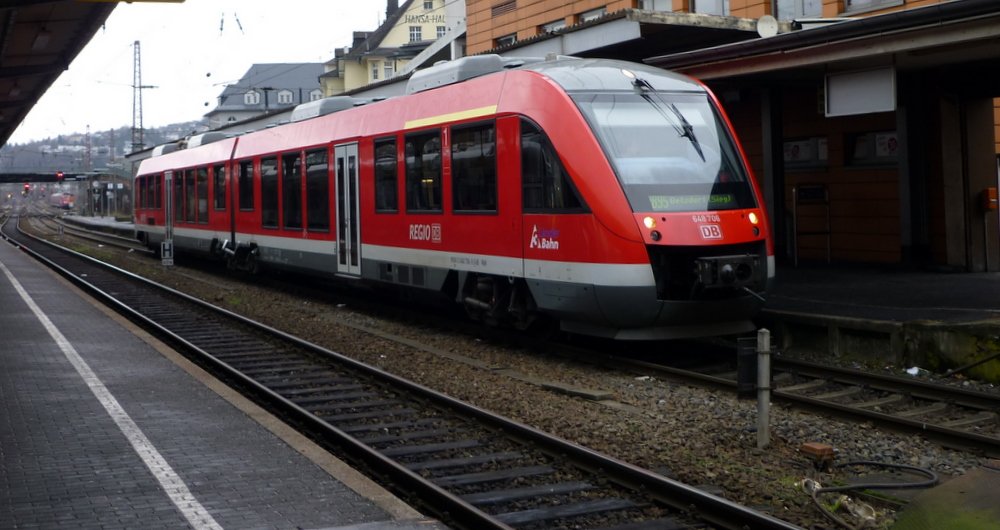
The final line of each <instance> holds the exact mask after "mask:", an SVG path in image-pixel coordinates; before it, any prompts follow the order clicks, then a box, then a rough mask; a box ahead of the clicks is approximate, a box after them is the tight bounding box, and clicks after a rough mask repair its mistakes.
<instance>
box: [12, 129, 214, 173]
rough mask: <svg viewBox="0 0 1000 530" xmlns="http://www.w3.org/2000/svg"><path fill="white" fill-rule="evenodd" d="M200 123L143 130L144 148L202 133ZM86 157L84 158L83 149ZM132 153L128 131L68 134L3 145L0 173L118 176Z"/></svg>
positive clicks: (130, 133) (129, 132)
mask: <svg viewBox="0 0 1000 530" xmlns="http://www.w3.org/2000/svg"><path fill="white" fill-rule="evenodd" d="M205 129H206V125H205V123H204V121H189V122H184V123H175V124H171V125H165V126H163V127H152V128H148V129H145V130H144V135H143V143H144V144H145V146H146V147H147V148H148V147H152V146H155V145H159V144H163V143H167V142H171V141H174V140H178V139H180V138H184V137H185V136H189V135H191V134H195V133H199V132H203V131H204V130H205ZM88 144H89V145H90V154H89V157H88V155H87V146H88ZM131 151H132V130H131V128H129V127H119V128H117V129H111V130H105V131H91V132H90V137H89V139H88V137H87V134H86V133H72V134H64V135H59V136H56V137H54V138H46V139H44V140H38V141H34V142H27V143H20V144H10V143H8V144H6V145H4V146H3V148H0V172H2V173H47V172H56V171H62V172H65V173H78V172H86V171H97V170H99V171H105V172H109V173H118V172H119V171H118V170H120V169H121V168H122V159H123V157H124V155H126V154H128V153H129V152H131Z"/></svg>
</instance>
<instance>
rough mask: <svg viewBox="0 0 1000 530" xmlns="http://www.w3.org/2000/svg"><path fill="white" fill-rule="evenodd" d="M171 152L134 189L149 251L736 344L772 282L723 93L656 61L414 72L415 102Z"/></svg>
mask: <svg viewBox="0 0 1000 530" xmlns="http://www.w3.org/2000/svg"><path fill="white" fill-rule="evenodd" d="M212 136H215V138H212ZM212 139H215V140H216V141H213V142H210V143H209V142H208V140H212ZM169 150H173V151H172V152H169V153H163V154H158V156H153V157H151V158H149V159H147V160H145V161H143V163H142V165H141V167H140V169H139V172H138V175H137V177H136V183H135V187H134V190H135V193H136V197H135V205H136V209H135V212H136V213H135V223H136V229H137V236H138V237H139V238H140V239H141V240H143V241H146V242H147V244H149V245H150V246H152V247H154V248H155V247H157V246H158V245H159V244H160V243H161V242H162V241H163V240H164V239H165V237H167V236H168V235H169V236H170V237H171V238H172V241H173V245H174V248H175V249H176V250H177V251H178V252H186V251H194V252H202V253H208V254H212V255H216V256H219V257H221V258H224V259H225V260H226V261H227V262H228V264H229V266H230V267H232V268H234V269H244V270H249V271H257V270H258V269H260V268H263V267H267V268H276V269H291V270H297V271H304V272H308V273H314V274H322V275H329V276H336V277H340V278H344V279H345V280H347V281H362V282H371V283H375V284H382V285H391V286H398V287H406V288H413V289H417V290H422V291H430V292H435V293H439V294H443V295H445V296H447V297H449V298H450V299H453V300H455V301H456V302H457V303H460V304H463V305H464V306H465V307H466V308H467V310H468V312H469V314H470V315H472V316H473V317H474V318H477V319H480V320H483V321H486V322H490V323H497V324H505V325H512V326H515V327H519V328H524V327H527V326H529V325H531V324H532V323H533V322H535V321H536V320H537V319H539V317H552V318H555V319H557V320H558V321H559V323H560V325H561V328H562V329H564V330H566V331H569V332H573V333H580V334H587V335H597V336H603V337H612V338H617V339H664V338H681V337H692V336H709V335H726V334H735V333H742V332H746V331H749V330H752V329H753V326H752V324H751V323H750V318H751V317H752V316H753V315H754V313H755V312H756V311H757V310H758V309H759V307H760V305H761V303H762V298H761V297H760V294H762V293H763V292H765V290H766V288H767V284H768V283H769V281H770V280H771V279H772V277H773V274H774V258H773V249H772V242H771V240H770V238H769V229H768V224H767V217H766V214H765V209H764V207H763V204H762V201H761V194H760V190H759V188H758V185H757V183H756V182H755V181H754V178H753V176H752V174H751V172H750V169H749V167H748V165H747V163H746V160H745V157H744V155H743V153H742V150H741V148H740V146H739V144H738V143H737V141H736V139H735V137H734V135H733V133H732V127H731V125H730V124H729V122H728V120H727V118H726V117H725V116H724V114H723V112H722V110H721V108H720V107H719V105H718V102H717V101H716V99H715V97H714V96H713V95H712V94H711V93H710V92H709V91H708V90H707V88H706V87H704V86H703V85H702V84H700V83H698V82H696V81H694V80H691V79H689V78H686V77H683V76H679V75H675V74H672V73H669V72H666V71H663V70H659V69H655V68H651V67H648V66H645V65H639V64H633V63H625V62H619V61H610V60H602V59H576V58H565V57H557V58H552V57H550V58H547V59H545V60H529V59H517V60H515V59H511V58H502V57H499V56H495V55H486V56H475V57H468V58H464V59H460V60H457V61H453V62H450V63H445V64H442V65H438V66H435V67H433V68H429V69H427V70H423V71H418V72H416V73H415V74H414V75H413V76H412V77H411V79H410V80H409V83H408V86H407V94H406V95H404V96H399V97H395V98H390V99H386V100H384V101H375V102H372V101H363V100H356V99H353V98H350V97H346V96H344V97H336V98H327V99H324V100H320V101H318V102H313V103H308V104H305V105H303V106H300V107H299V108H297V109H296V110H295V112H294V113H293V115H292V120H291V123H288V124H284V125H280V126H277V127H272V128H268V129H264V130H260V131H256V132H252V133H247V134H245V135H242V136H239V137H235V138H223V137H221V136H220V135H219V133H208V134H207V135H205V136H204V137H198V138H193V139H192V140H191V141H189V142H188V143H187V145H186V146H167V148H166V149H161V151H169Z"/></svg>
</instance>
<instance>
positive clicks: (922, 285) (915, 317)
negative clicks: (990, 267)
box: [757, 265, 1000, 382]
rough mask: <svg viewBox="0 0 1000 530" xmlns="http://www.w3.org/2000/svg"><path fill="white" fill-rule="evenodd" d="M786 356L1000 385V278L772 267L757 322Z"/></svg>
mask: <svg viewBox="0 0 1000 530" xmlns="http://www.w3.org/2000/svg"><path fill="white" fill-rule="evenodd" d="M757 323H758V325H759V326H761V327H767V328H770V329H771V330H772V331H773V332H775V333H776V334H777V336H778V338H777V342H776V344H778V346H779V348H783V349H785V350H791V349H797V350H800V351H802V350H812V351H815V352H826V353H828V354H830V355H834V356H842V357H855V358H858V359H859V360H860V359H875V360H879V361H884V362H887V363H893V364H896V365H898V366H908V367H917V368H919V369H920V370H921V371H922V370H927V371H932V372H937V373H948V372H949V371H953V372H954V371H959V372H963V373H965V374H966V375H971V376H973V377H976V378H979V379H984V380H987V381H993V382H1000V359H998V358H993V359H992V360H989V361H986V362H983V363H981V364H976V365H974V366H972V365H973V364H974V363H976V362H978V361H983V360H986V359H988V358H990V357H993V356H1000V273H965V272H953V273H949V272H925V271H909V270H901V269H898V268H876V267H857V266H849V265H840V266H837V265H833V266H825V265H824V266H802V267H791V266H785V267H783V266H781V265H779V266H778V267H777V274H776V281H775V285H774V288H773V289H772V290H771V292H769V293H768V295H767V302H766V303H765V305H764V310H763V311H762V312H761V314H760V316H759V318H758V321H757Z"/></svg>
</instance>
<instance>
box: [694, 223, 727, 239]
mask: <svg viewBox="0 0 1000 530" xmlns="http://www.w3.org/2000/svg"><path fill="white" fill-rule="evenodd" d="M698 229H699V230H701V238H702V239H722V228H721V227H719V225H698Z"/></svg>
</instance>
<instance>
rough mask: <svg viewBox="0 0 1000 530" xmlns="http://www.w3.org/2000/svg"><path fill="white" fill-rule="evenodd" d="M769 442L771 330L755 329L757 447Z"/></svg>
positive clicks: (764, 445)
mask: <svg viewBox="0 0 1000 530" xmlns="http://www.w3.org/2000/svg"><path fill="white" fill-rule="evenodd" d="M770 443H771V332H770V331H768V330H767V329H760V330H758V331H757V448H758V449H763V448H765V447H767V446H768V445H769V444H770Z"/></svg>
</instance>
